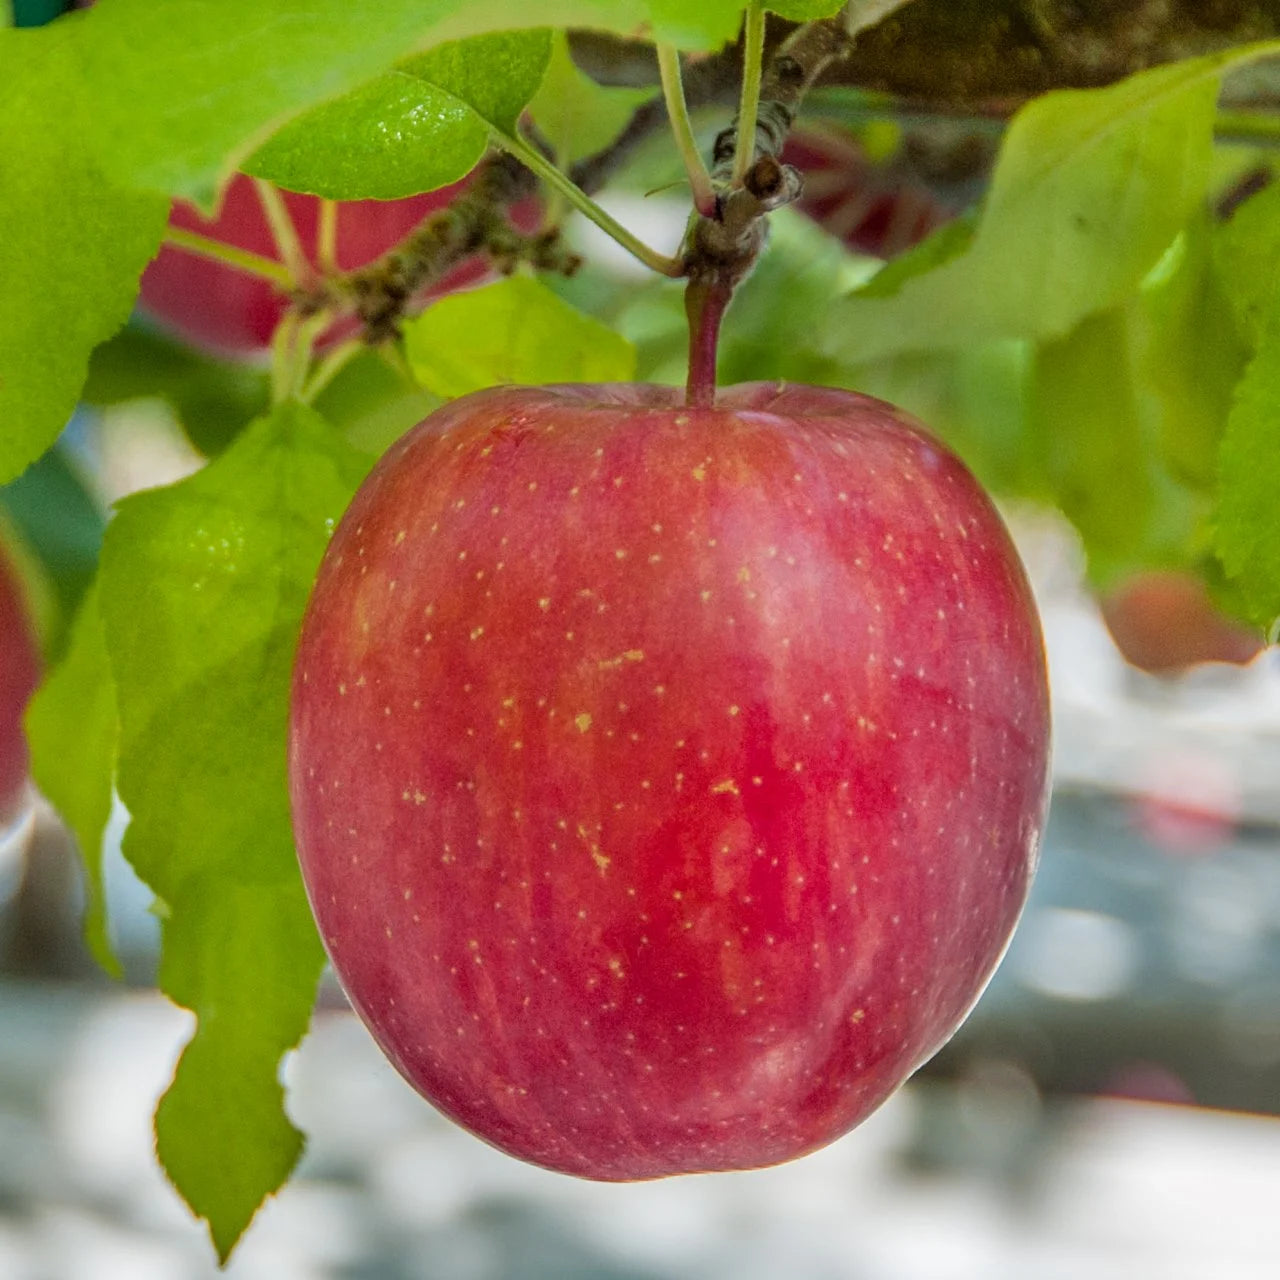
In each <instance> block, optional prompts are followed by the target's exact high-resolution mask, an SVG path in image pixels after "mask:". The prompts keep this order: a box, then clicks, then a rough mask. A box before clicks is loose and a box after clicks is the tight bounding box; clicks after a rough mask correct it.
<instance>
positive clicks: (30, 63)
mask: <svg viewBox="0 0 1280 1280" xmlns="http://www.w3.org/2000/svg"><path fill="white" fill-rule="evenodd" d="M78 25H80V24H78V23H76V22H74V21H64V22H58V23H55V24H54V25H53V26H50V27H44V28H40V29H37V30H25V29H12V30H0V120H4V121H5V122H6V127H5V128H3V129H0V193H3V195H2V196H0V281H3V289H4V295H3V305H2V306H0V424H2V425H0V484H2V483H4V482H5V481H6V480H10V479H12V478H13V477H14V476H16V475H18V474H19V473H20V472H21V471H22V470H23V469H24V468H25V467H26V466H27V465H28V464H29V463H31V462H33V461H34V460H35V459H36V458H38V457H39V456H40V455H41V454H42V453H43V452H44V451H45V450H46V449H47V448H48V447H49V445H51V444H52V443H53V441H54V440H55V439H56V438H57V435H58V433H59V432H60V431H61V430H62V428H63V426H64V424H65V423H66V421H67V419H68V418H69V417H70V416H71V412H72V410H73V409H74V407H75V403H76V396H77V394H78V392H79V390H80V386H81V384H82V383H83V382H84V377H85V368H86V366H87V364H88V360H89V352H90V351H91V350H92V349H93V347H94V346H95V345H96V344H97V343H99V342H101V341H102V340H103V339H105V338H108V337H110V336H111V334H112V333H114V332H115V331H116V330H117V329H118V328H119V327H120V326H121V325H122V324H123V323H124V322H125V320H126V319H127V318H128V315H129V310H130V308H131V307H132V305H133V299H134V296H135V295H136V293H137V291H138V277H139V275H140V274H141V272H142V268H143V267H144V266H146V264H147V260H148V259H149V258H150V257H151V255H152V254H153V253H154V252H155V250H156V247H157V245H158V244H159V243H160V236H161V233H162V231H163V228H164V223H165V219H166V217H167V216H168V204H167V203H166V202H165V201H164V200H163V199H160V198H158V197H154V196H143V195H139V194H137V193H136V192H128V191H124V190H121V189H120V188H119V187H117V186H116V185H114V184H113V183H112V182H111V181H109V180H108V178H107V177H106V176H105V175H104V174H103V172H102V170H101V168H100V167H99V166H98V165H97V164H95V163H94V161H93V160H92V158H91V157H90V155H89V153H88V151H87V149H86V147H85V142H84V136H83V130H82V128H81V127H80V121H78V120H77V112H76V111H75V110H74V109H73V108H72V106H71V105H70V104H68V103H64V102H63V101H61V100H60V98H59V95H58V92H57V91H56V89H54V87H53V86H52V85H51V84H50V83H49V82H48V74H47V73H49V72H50V70H51V68H56V67H58V66H61V65H62V64H63V55H64V54H65V51H66V47H67V43H68V41H67V37H66V32H67V31H68V30H69V29H74V28H75V27H76V26H78Z"/></svg>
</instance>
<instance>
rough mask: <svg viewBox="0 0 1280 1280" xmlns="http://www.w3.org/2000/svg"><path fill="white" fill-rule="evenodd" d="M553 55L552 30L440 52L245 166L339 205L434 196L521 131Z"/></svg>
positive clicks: (327, 110)
mask: <svg viewBox="0 0 1280 1280" xmlns="http://www.w3.org/2000/svg"><path fill="white" fill-rule="evenodd" d="M549 53H550V33H549V32H547V31H521V32H504V33H502V34H499V35H486V36H475V37H473V38H472V39H469V40H460V41H454V42H452V43H449V44H445V45H441V46H440V47H439V48H438V49H433V50H431V52H430V53H426V54H422V55H420V56H418V57H415V58H411V59H409V60H408V61H406V62H402V63H401V64H400V65H399V66H397V67H396V68H395V69H394V70H392V71H389V72H387V73H386V74H384V75H381V76H379V77H377V79H375V80H372V81H370V82H369V83H368V84H366V85H362V86H361V87H360V88H359V89H357V90H356V91H355V92H354V93H352V94H348V95H346V96H345V97H342V98H339V99H337V100H336V101H333V102H327V103H325V104H324V105H322V106H320V107H317V108H315V109H313V110H311V111H308V112H307V113H306V114H305V115H303V116H300V117H299V118H298V119H296V120H293V121H291V122H290V123H289V124H287V125H285V127H284V128H283V129H282V130H280V132H279V133H277V134H276V135H275V136H274V137H273V138H272V139H271V140H270V141H269V142H268V143H267V144H266V145H265V146H264V147H262V148H260V149H259V150H258V151H257V152H255V153H254V155H252V156H251V157H250V158H249V160H248V161H247V162H246V163H245V165H244V168H245V170H246V171H247V172H249V173H252V174H255V175H257V176H258V177H260V178H269V179H270V180H271V181H273V182H276V183H278V184H279V185H280V186H282V187H288V188H289V189H290V190H293V191H309V192H312V193H313V194H315V195H322V196H329V197H330V198H332V199H335V200H357V199H366V198H368V199H377V200H394V199H397V198H399V197H401V196H410V195H416V194H418V193H419V192H422V191H433V190H435V189H436V188H437V187H443V186H446V185H447V184H448V183H450V182H456V181H457V180H458V179H459V178H462V177H464V176H465V175H466V174H467V173H469V172H470V171H471V169H472V168H473V167H474V166H475V164H476V161H478V160H479V159H480V157H481V156H482V155H483V154H484V152H485V150H486V149H487V148H488V145H489V136H490V131H491V128H496V129H498V130H499V131H501V132H503V133H513V132H514V131H515V126H516V119H517V117H518V116H519V114H520V112H521V111H522V110H523V109H524V107H525V105H526V103H528V101H529V99H530V98H531V97H533V95H534V93H535V92H536V90H537V88H538V85H539V83H540V82H541V80H542V76H543V72H544V71H545V70H546V66H547V59H548V56H549Z"/></svg>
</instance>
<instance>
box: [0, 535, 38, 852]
mask: <svg viewBox="0 0 1280 1280" xmlns="http://www.w3.org/2000/svg"><path fill="white" fill-rule="evenodd" d="M39 679H40V654H39V650H38V648H37V645H36V639H35V631H34V627H33V621H32V616H31V611H30V608H29V607H28V604H27V599H26V595H25V591H24V589H23V586H22V583H21V581H20V579H19V577H18V570H17V568H16V566H15V565H14V562H13V558H12V557H11V556H10V555H9V554H8V553H7V552H6V551H5V548H4V546H3V544H2V543H0V831H2V830H3V829H4V828H5V827H6V826H8V824H9V823H11V822H12V821H13V820H14V819H15V818H16V817H17V816H18V815H19V813H20V812H21V810H22V808H23V800H24V797H25V794H26V787H27V764H28V759H27V740H26V737H25V735H24V734H23V731H22V713H23V712H24V711H25V709H26V705H27V701H28V699H29V698H30V697H31V694H32V693H33V692H34V690H35V687H36V685H37V684H38V683H39Z"/></svg>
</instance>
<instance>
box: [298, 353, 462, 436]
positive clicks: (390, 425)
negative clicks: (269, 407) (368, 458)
mask: <svg viewBox="0 0 1280 1280" xmlns="http://www.w3.org/2000/svg"><path fill="white" fill-rule="evenodd" d="M400 363H403V362H400ZM440 404H441V401H440V397H439V396H433V395H432V394H431V393H430V392H429V391H424V390H423V389H422V388H421V387H420V386H419V385H418V384H417V383H416V382H415V381H414V380H413V379H412V378H411V377H409V375H408V371H407V370H406V371H404V372H401V370H400V369H399V368H396V367H393V365H392V363H391V362H390V361H388V360H387V359H385V358H384V356H383V353H382V352H380V351H372V350H366V351H362V352H360V354H359V355H357V356H356V357H355V358H354V359H352V360H350V361H348V363H347V364H346V365H344V366H343V369H342V372H341V373H339V374H338V375H337V377H335V378H334V380H333V381H332V382H331V383H329V385H328V386H327V387H325V388H324V390H323V391H321V392H320V394H319V395H318V396H317V397H316V398H315V401H314V406H315V409H316V411H317V412H318V413H320V414H321V415H323V417H324V418H325V419H326V420H327V421H329V422H332V423H333V425H334V426H335V427H337V428H338V429H339V430H340V431H341V432H342V434H343V435H344V436H345V437H346V438H347V441H348V442H349V443H350V444H352V445H354V446H355V448H357V449H359V450H361V452H363V453H368V454H372V455H374V456H375V457H376V456H378V455H380V454H382V453H383V452H385V451H386V449H387V448H389V447H390V445H391V444H392V443H393V442H394V441H396V440H398V439H399V438H400V437H401V436H402V435H404V433H405V432H406V431H408V430H409V428H410V427H414V426H417V424H418V423H419V422H421V421H422V420H423V418H425V417H426V416H427V415H428V414H429V413H431V412H433V411H434V410H436V409H438V408H439V407H440Z"/></svg>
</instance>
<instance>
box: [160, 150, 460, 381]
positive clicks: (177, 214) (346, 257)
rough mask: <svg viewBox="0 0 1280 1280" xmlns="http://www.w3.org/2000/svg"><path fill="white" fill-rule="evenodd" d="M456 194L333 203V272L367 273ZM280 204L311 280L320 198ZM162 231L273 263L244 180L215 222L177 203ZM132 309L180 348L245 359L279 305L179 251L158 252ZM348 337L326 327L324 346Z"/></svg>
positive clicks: (267, 336) (263, 337) (219, 266)
mask: <svg viewBox="0 0 1280 1280" xmlns="http://www.w3.org/2000/svg"><path fill="white" fill-rule="evenodd" d="M460 189H461V184H455V185H454V186H450V187H442V188H441V189H440V190H438V191H430V192H427V193H426V194H425V195H419V196H411V197H410V198H408V199H405V200H355V201H345V202H341V203H339V204H338V206H337V235H336V243H335V251H336V258H337V265H338V268H339V269H340V270H342V271H353V270H355V269H357V268H359V267H363V266H366V265H367V264H368V263H370V262H372V261H373V260H374V259H375V258H378V257H379V256H381V255H382V254H383V253H385V252H386V251H387V250H388V249H391V248H393V247H394V246H395V245H396V244H397V243H398V242H399V241H400V240H402V239H403V238H404V237H405V236H406V235H408V234H409V232H410V231H412V230H413V228H414V227H415V226H417V225H418V223H420V222H421V221H422V220H423V219H424V218H425V217H427V216H428V215H429V214H431V213H434V212H435V211H436V210H438V209H443V208H445V207H446V206H447V205H448V204H449V202H450V201H451V200H452V199H453V197H454V196H455V195H456V194H457V193H458V191H459V190H460ZM280 194H281V198H282V199H283V201H284V206H285V209H286V210H287V211H288V213H289V217H290V219H291V221H292V222H293V225H294V228H295V230H296V232H297V235H298V240H299V242H300V244H301V246H302V249H303V251H304V252H305V253H306V255H307V258H308V261H309V264H310V266H311V267H312V269H313V270H314V271H315V272H316V276H317V278H318V277H319V275H320V268H319V264H318V262H317V256H316V250H317V239H318V235H319V228H320V205H321V201H320V198H319V197H317V196H309V195H300V194H297V193H295V192H292V191H282V192H281V193H280ZM170 221H171V222H172V224H173V225H174V226H175V227H181V228H183V229H184V230H187V231H194V232H197V233H199V234H200V235H202V236H206V237H208V238H209V239H211V240H219V241H222V242H223V243H226V244H229V245H234V246H235V247H236V248H238V249H246V250H248V251H249V252H251V253H256V254H259V255H261V256H262V257H265V258H270V259H272V260H273V261H276V262H279V261H280V255H279V252H278V250H277V247H276V242H275V238H274V237H273V235H272V233H271V228H270V226H269V225H268V223H267V219H266V215H265V214H264V212H263V209H262V202H261V200H260V199H259V197H258V193H257V191H256V190H255V188H254V184H253V180H252V179H250V178H247V177H245V176H244V175H242V174H240V175H237V176H236V177H234V178H233V179H232V180H231V183H230V185H229V186H228V187H227V190H226V193H225V195H224V198H223V201H222V205H221V207H220V209H219V211H218V215H217V217H215V218H213V219H211V220H210V219H206V218H203V217H201V215H200V214H199V213H198V212H197V211H196V210H195V209H194V208H192V207H191V206H190V205H188V204H185V203H183V202H181V201H179V202H176V203H175V204H174V208H173V214H172V216H171V219H170ZM483 271H484V268H483V266H482V265H481V263H480V262H479V260H478V259H477V260H476V261H474V262H467V263H462V264H460V265H459V266H458V267H456V268H455V269H454V270H453V271H452V272H450V273H449V275H448V276H446V277H445V279H444V280H442V281H441V282H439V284H438V285H437V286H435V287H434V288H433V289H432V290H431V291H430V292H432V293H445V292H448V291H449V290H450V289H456V288H459V287H460V286H462V285H465V284H471V283H474V282H475V281H476V280H478V279H479V278H480V276H481V275H482V274H483ZM139 303H140V306H141V309H142V311H143V313H144V314H145V315H148V316H150V317H151V318H153V319H154V320H156V321H157V322H158V323H159V324H160V325H161V326H162V327H163V328H165V329H168V330H169V331H171V332H172V333H174V334H176V335H177V336H179V337H181V338H183V339H185V340H186V341H187V342H190V343H192V344H193V345H195V346H197V347H200V348H201V349H203V350H205V351H208V352H210V353H212V354H215V355H222V356H240V357H246V356H259V355H262V354H264V353H265V352H266V350H267V349H268V347H269V346H270V344H271V336H272V334H273V333H274V332H275V328H276V325H278V324H279V322H280V320H281V317H283V315H284V313H285V310H286V308H287V306H288V299H287V298H286V297H285V295H284V294H283V293H281V292H280V291H279V290H277V289H276V288H274V287H273V286H272V284H271V283H270V282H269V281H267V280H263V279H261V278H259V277H257V276H254V275H251V274H249V273H248V272H245V271H240V270H238V269H236V268H235V267H232V266H230V265H227V264H225V263H222V262H218V261H215V260H214V259H212V258H206V257H203V256H201V255H199V254H196V253H192V252H190V251H189V250H187V249H183V248H180V247H178V246H175V245H165V246H164V247H163V248H162V249H161V250H160V253H159V254H158V255H157V257H156V258H155V260H154V261H153V262H152V263H151V265H150V266H148V267H147V269H146V271H145V272H144V273H143V276H142V291H141V295H140V299H139ZM353 331H354V323H353V322H351V321H348V322H347V323H346V324H345V326H344V325H338V326H335V328H334V329H333V330H331V331H330V333H329V334H328V335H326V338H327V339H328V340H330V341H332V340H333V338H335V337H337V336H340V335H342V334H344V333H350V332H353Z"/></svg>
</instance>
